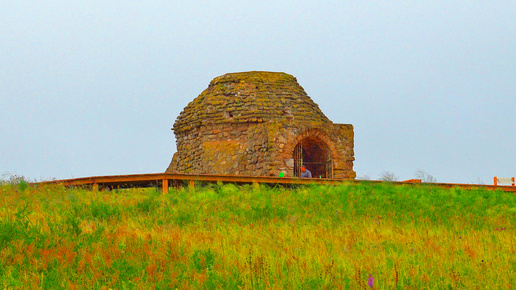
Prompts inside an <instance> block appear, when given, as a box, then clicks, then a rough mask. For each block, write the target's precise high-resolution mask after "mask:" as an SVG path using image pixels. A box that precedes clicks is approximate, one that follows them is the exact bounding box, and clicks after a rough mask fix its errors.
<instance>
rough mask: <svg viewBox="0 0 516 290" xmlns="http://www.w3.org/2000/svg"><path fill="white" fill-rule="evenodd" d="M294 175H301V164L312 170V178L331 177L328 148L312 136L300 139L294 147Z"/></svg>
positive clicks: (330, 157) (330, 159) (331, 163)
mask: <svg viewBox="0 0 516 290" xmlns="http://www.w3.org/2000/svg"><path fill="white" fill-rule="evenodd" d="M292 158H293V159H294V176H296V177H299V176H301V166H305V167H306V168H307V169H308V170H310V171H311V172H312V177H313V178H333V159H332V154H331V151H330V148H329V147H328V146H327V145H326V144H325V143H324V142H322V141H320V140H317V139H312V138H306V139H303V140H301V141H300V142H299V143H298V144H297V145H296V147H295V148H294V153H293V156H292Z"/></svg>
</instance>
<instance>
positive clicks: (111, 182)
mask: <svg viewBox="0 0 516 290" xmlns="http://www.w3.org/2000/svg"><path fill="white" fill-rule="evenodd" d="M196 181H203V182H214V183H215V182H223V183H235V184H251V183H263V184H273V185H275V184H279V185H284V186H288V185H292V184H326V185H342V184H348V185H353V184H360V183H362V182H370V183H371V182H373V183H380V182H383V181H361V180H342V179H325V178H322V179H319V178H311V179H301V178H289V177H264V176H236V175H204V174H199V175H196V174H171V173H150V174H131V175H111V176H92V177H81V178H73V179H63V180H52V181H44V182H38V183H34V184H35V185H45V184H62V185H64V186H86V187H91V188H92V189H93V190H94V191H96V190H99V189H103V188H128V187H161V188H162V191H163V193H167V192H168V190H169V187H170V186H173V187H178V186H182V185H188V186H190V187H192V188H194V187H195V182H196ZM391 183H392V184H395V185H407V184H411V185H413V186H422V185H429V186H438V187H443V188H452V187H460V188H466V189H471V188H485V189H489V190H496V189H500V190H503V191H508V192H514V193H515V194H516V187H514V186H496V185H479V184H458V183H421V181H420V180H416V179H412V180H407V181H402V182H391Z"/></svg>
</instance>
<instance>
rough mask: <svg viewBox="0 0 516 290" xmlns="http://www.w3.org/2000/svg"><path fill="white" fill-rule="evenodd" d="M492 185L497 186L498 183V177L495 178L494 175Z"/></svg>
mask: <svg viewBox="0 0 516 290" xmlns="http://www.w3.org/2000/svg"><path fill="white" fill-rule="evenodd" d="M494 185H495V186H497V185H498V178H496V176H495V177H494Z"/></svg>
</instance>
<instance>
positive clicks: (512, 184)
mask: <svg viewBox="0 0 516 290" xmlns="http://www.w3.org/2000/svg"><path fill="white" fill-rule="evenodd" d="M514 184H515V182H514V177H513V178H512V186H514Z"/></svg>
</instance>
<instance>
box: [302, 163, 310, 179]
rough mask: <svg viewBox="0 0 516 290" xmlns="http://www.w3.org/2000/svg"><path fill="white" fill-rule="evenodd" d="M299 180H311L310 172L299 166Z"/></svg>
mask: <svg viewBox="0 0 516 290" xmlns="http://www.w3.org/2000/svg"><path fill="white" fill-rule="evenodd" d="M301 178H312V172H310V170H308V169H306V167H304V166H301Z"/></svg>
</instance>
